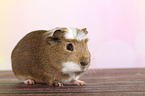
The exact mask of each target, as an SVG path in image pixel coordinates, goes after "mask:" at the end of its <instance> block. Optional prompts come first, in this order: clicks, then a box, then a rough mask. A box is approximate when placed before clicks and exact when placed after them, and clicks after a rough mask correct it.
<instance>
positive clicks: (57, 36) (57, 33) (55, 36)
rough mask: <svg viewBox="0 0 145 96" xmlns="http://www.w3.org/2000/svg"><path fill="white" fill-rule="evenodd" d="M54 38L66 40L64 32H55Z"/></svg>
mask: <svg viewBox="0 0 145 96" xmlns="http://www.w3.org/2000/svg"><path fill="white" fill-rule="evenodd" d="M53 38H58V39H64V31H62V30H55V31H54V33H53Z"/></svg>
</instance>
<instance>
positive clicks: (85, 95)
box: [0, 69, 145, 96]
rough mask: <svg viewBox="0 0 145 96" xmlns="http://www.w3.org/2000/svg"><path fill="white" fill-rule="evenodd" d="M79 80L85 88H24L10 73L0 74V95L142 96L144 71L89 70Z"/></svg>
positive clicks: (144, 92) (3, 72)
mask: <svg viewBox="0 0 145 96" xmlns="http://www.w3.org/2000/svg"><path fill="white" fill-rule="evenodd" d="M81 80H84V81H85V82H86V83H87V85H85V86H76V85H73V84H67V85H64V87H50V86H48V85H46V84H40V83H39V84H36V85H24V84H23V83H22V81H21V80H18V79H16V78H15V76H14V75H13V73H12V72H10V71H0V96H25V95H34V96H36V95H37V96H44V95H47V96H48V95H50V96H52V95H58V96H75V95H77V96H145V69H102V70H101V69H98V70H89V71H88V72H86V73H85V74H84V75H83V76H82V77H81Z"/></svg>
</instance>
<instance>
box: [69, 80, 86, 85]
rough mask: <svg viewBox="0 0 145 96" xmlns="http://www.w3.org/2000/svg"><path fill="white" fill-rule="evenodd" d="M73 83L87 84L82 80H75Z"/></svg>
mask: <svg viewBox="0 0 145 96" xmlns="http://www.w3.org/2000/svg"><path fill="white" fill-rule="evenodd" d="M72 83H74V84H76V85H79V86H82V85H86V83H85V82H84V81H81V80H73V81H72Z"/></svg>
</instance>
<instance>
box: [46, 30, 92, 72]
mask: <svg viewBox="0 0 145 96" xmlns="http://www.w3.org/2000/svg"><path fill="white" fill-rule="evenodd" d="M50 32H51V33H52V35H51V36H49V37H47V39H46V41H47V44H48V46H49V50H50V52H51V56H52V57H53V63H56V64H57V63H60V65H61V66H62V68H61V70H62V72H63V73H72V72H84V71H86V70H87V69H88V67H89V65H90V52H89V50H88V46H87V42H88V39H87V37H86V35H87V34H88V31H87V29H86V28H83V29H78V28H70V27H68V28H55V29H53V30H50Z"/></svg>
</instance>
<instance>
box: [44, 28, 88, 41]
mask: <svg viewBox="0 0 145 96" xmlns="http://www.w3.org/2000/svg"><path fill="white" fill-rule="evenodd" d="M61 28H65V27H56V28H54V29H51V30H48V32H49V36H52V35H53V33H54V32H55V31H56V30H59V29H61ZM65 29H66V33H65V35H64V37H65V39H76V40H79V41H81V40H84V39H86V35H87V34H86V33H85V32H83V31H81V30H78V29H77V28H72V27H66V28H65ZM47 34H48V33H46V34H45V35H47Z"/></svg>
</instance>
